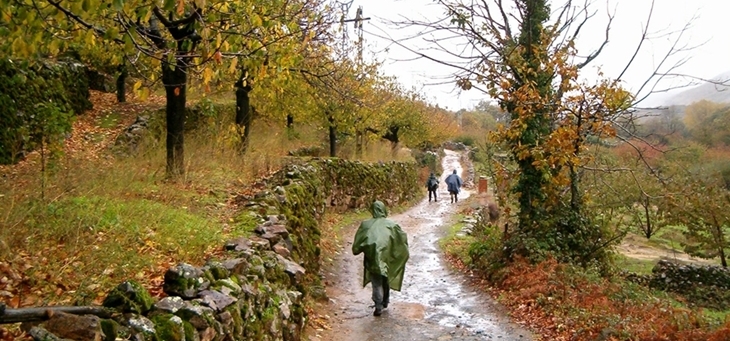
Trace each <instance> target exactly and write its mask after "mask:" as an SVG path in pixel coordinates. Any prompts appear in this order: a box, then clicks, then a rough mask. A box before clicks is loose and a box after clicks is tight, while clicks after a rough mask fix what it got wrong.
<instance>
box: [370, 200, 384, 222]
mask: <svg viewBox="0 0 730 341" xmlns="http://www.w3.org/2000/svg"><path fill="white" fill-rule="evenodd" d="M370 213H371V214H372V215H373V218H385V217H387V216H388V210H387V209H386V208H385V204H383V202H382V201H380V200H376V201H374V202H373V204H372V205H370Z"/></svg>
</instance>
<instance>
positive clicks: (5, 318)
mask: <svg viewBox="0 0 730 341" xmlns="http://www.w3.org/2000/svg"><path fill="white" fill-rule="evenodd" d="M0 308H3V309H0V324H9V323H18V322H34V321H45V320H48V319H49V318H50V316H52V315H53V314H55V313H67V314H74V315H96V316H99V317H101V318H110V317H111V316H112V310H111V309H107V308H104V307H91V306H88V307H83V306H52V307H34V308H20V309H10V308H5V307H4V306H1V305H0Z"/></svg>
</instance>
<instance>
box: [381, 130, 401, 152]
mask: <svg viewBox="0 0 730 341" xmlns="http://www.w3.org/2000/svg"><path fill="white" fill-rule="evenodd" d="M399 132H400V126H397V125H392V126H390V127H388V130H387V131H385V135H383V138H384V139H386V140H388V141H390V152H391V153H392V154H393V155H394V156H395V154H396V152H397V151H398V143H399V142H400V135H398V133H399Z"/></svg>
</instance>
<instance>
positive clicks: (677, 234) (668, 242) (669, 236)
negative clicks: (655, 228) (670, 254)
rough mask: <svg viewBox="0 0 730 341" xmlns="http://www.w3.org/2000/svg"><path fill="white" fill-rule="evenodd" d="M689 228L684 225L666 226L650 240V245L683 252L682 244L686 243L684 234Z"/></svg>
mask: <svg viewBox="0 0 730 341" xmlns="http://www.w3.org/2000/svg"><path fill="white" fill-rule="evenodd" d="M686 232H687V227H685V226H684V225H670V226H665V227H664V228H662V229H661V230H659V232H657V233H656V234H655V235H654V236H652V237H651V239H649V241H648V242H649V244H651V245H654V246H657V247H664V248H668V249H675V250H682V249H683V248H684V247H683V246H682V243H684V242H686V240H687V239H686V238H685V236H684V233H686Z"/></svg>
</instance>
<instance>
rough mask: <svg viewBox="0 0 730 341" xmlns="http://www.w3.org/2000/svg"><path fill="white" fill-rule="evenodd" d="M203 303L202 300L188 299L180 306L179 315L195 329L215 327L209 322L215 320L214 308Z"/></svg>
mask: <svg viewBox="0 0 730 341" xmlns="http://www.w3.org/2000/svg"><path fill="white" fill-rule="evenodd" d="M201 304H202V302H201V301H200V300H198V299H196V300H192V301H186V302H185V306H184V307H182V308H180V310H179V311H178V312H177V315H178V316H180V317H182V318H183V319H185V320H186V321H188V322H190V324H191V325H192V326H193V327H195V329H198V330H203V329H206V328H208V327H213V326H211V325H210V324H209V322H213V321H215V313H214V311H213V309H211V308H209V307H206V306H203V305H201Z"/></svg>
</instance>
